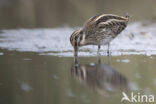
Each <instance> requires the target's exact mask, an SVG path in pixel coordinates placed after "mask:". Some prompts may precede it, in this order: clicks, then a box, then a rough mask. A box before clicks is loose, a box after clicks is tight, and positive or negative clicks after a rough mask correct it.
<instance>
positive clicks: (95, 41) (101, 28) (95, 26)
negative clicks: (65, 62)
mask: <svg viewBox="0 0 156 104" xmlns="http://www.w3.org/2000/svg"><path fill="white" fill-rule="evenodd" d="M129 17H130V16H129V15H127V14H126V15H125V16H118V15H113V14H98V15H96V16H93V17H91V18H90V19H88V20H87V21H86V22H85V23H84V25H83V27H82V28H81V29H79V30H76V31H74V32H73V33H72V35H71V36H70V43H71V44H72V46H73V48H74V57H75V62H76V63H77V62H78V48H79V47H81V46H86V45H97V46H98V51H97V53H99V51H100V47H101V45H108V49H107V53H108V55H109V43H110V42H111V41H112V40H113V39H114V38H115V37H116V36H117V35H118V34H120V33H121V32H122V31H123V30H124V29H125V28H126V26H127V23H128V21H129Z"/></svg>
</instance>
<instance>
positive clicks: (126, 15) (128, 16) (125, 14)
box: [123, 13, 132, 21]
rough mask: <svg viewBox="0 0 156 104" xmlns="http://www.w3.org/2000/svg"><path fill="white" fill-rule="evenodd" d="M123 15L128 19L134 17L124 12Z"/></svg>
mask: <svg viewBox="0 0 156 104" xmlns="http://www.w3.org/2000/svg"><path fill="white" fill-rule="evenodd" d="M123 17H125V18H126V19H127V20H128V21H129V19H130V18H131V17H132V16H130V15H129V14H128V13H123Z"/></svg>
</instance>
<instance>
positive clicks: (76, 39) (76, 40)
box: [70, 29, 85, 47]
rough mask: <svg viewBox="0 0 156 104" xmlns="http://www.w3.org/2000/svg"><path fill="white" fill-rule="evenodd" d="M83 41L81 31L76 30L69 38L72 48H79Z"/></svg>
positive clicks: (83, 36)
mask: <svg viewBox="0 0 156 104" xmlns="http://www.w3.org/2000/svg"><path fill="white" fill-rule="evenodd" d="M84 39H85V35H84V33H83V31H82V30H81V29H80V30H76V31H74V32H73V33H72V35H71V36H70V43H71V44H72V46H73V47H76V46H77V47H79V46H82V45H83V43H84Z"/></svg>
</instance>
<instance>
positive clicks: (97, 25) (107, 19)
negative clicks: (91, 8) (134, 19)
mask: <svg viewBox="0 0 156 104" xmlns="http://www.w3.org/2000/svg"><path fill="white" fill-rule="evenodd" d="M128 20H129V16H117V15H112V14H99V15H96V16H94V17H91V18H90V19H89V20H88V21H87V22H86V23H85V24H84V26H83V31H84V32H85V34H86V39H88V42H89V43H90V44H96V43H97V44H99V43H101V42H104V44H107V43H108V42H109V41H111V40H112V39H113V38H115V37H116V36H117V35H118V34H119V33H120V32H122V31H123V30H124V29H125V28H126V26H127V23H128ZM106 40H107V41H106ZM92 42H93V43H92ZM89 43H88V44H89Z"/></svg>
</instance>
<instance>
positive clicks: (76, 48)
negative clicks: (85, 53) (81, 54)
mask: <svg viewBox="0 0 156 104" xmlns="http://www.w3.org/2000/svg"><path fill="white" fill-rule="evenodd" d="M74 62H75V65H76V64H78V47H76V46H75V47H74Z"/></svg>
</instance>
